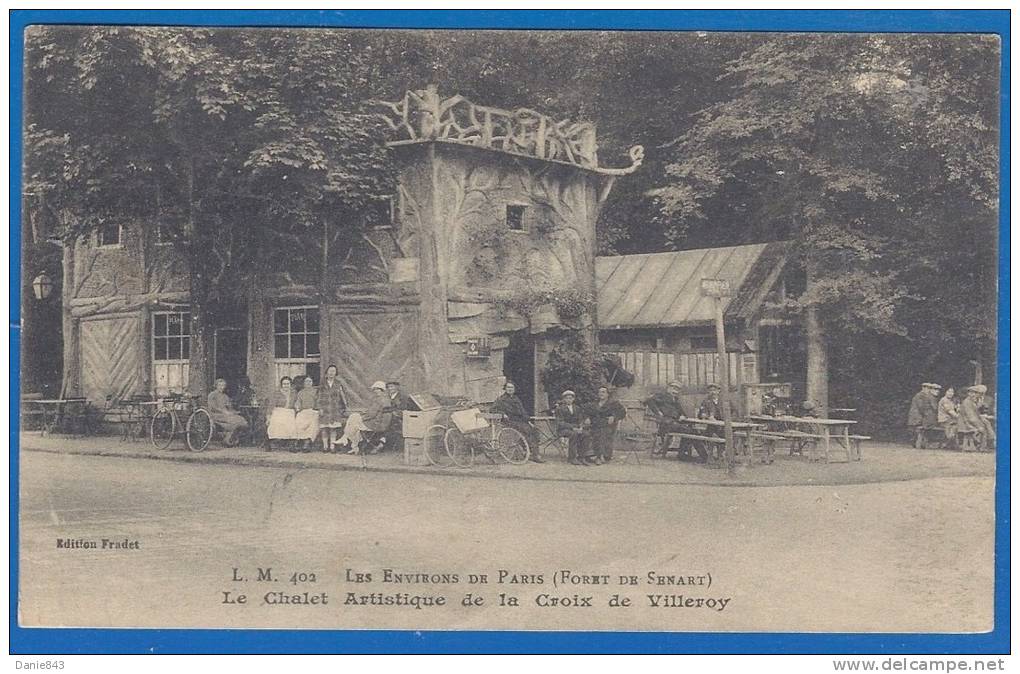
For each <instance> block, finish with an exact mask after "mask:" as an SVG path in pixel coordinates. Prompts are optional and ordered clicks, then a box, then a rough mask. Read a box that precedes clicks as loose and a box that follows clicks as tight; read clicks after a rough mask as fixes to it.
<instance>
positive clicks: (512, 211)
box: [506, 204, 527, 232]
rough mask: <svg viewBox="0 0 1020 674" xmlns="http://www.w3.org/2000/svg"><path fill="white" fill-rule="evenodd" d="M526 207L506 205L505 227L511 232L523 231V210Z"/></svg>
mask: <svg viewBox="0 0 1020 674" xmlns="http://www.w3.org/2000/svg"><path fill="white" fill-rule="evenodd" d="M526 208H527V206H522V205H520V204H507V207H506V226H507V228H508V229H510V231H512V232H523V231H524V209H526Z"/></svg>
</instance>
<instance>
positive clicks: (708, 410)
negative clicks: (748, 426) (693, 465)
mask: <svg viewBox="0 0 1020 674" xmlns="http://www.w3.org/2000/svg"><path fill="white" fill-rule="evenodd" d="M706 388H707V389H708V395H707V396H705V399H704V400H702V401H701V404H700V405H698V418H699V419H712V420H714V421H722V420H723V408H722V402H721V401H720V400H719V392H720V391H721V390H722V389H721V388H720V387H719V385H718V384H709V385H708V386H707V387H706ZM729 406H730V419H736V418H737V408H736V406H735V405H734V404H733V401H732V400H730V401H729ZM705 435H712V436H716V437H720V438H721V437H723V436H725V435H726V433H725V432H724V430H723V429H722V428H721V427H719V426H709V427H708V428H707V429H706V430H705ZM695 447H696V448H697V450H698V456H699V457H702V458H703V459H704V458H706V457H707V456H708V453H709V452H708V447H705V446H704V445H703V444H702V443H700V442H699V443H695Z"/></svg>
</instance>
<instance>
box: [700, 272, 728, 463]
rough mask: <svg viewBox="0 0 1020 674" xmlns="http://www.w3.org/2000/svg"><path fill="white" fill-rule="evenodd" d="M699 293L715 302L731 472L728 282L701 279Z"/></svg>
mask: <svg viewBox="0 0 1020 674" xmlns="http://www.w3.org/2000/svg"><path fill="white" fill-rule="evenodd" d="M701 294H702V295H705V296H706V297H711V298H712V300H713V302H714V304H715V351H716V356H717V357H718V359H719V367H718V372H719V386H720V387H721V390H720V392H719V406H720V407H722V417H723V435H724V436H725V439H726V470H728V471H729V472H730V474H733V469H734V457H733V415H732V414H731V410H730V361H729V358H728V357H727V355H726V329H725V327H724V323H723V321H724V316H723V297H726V296H728V295H729V294H730V284H729V282H728V281H726V280H723V279H702V280H701Z"/></svg>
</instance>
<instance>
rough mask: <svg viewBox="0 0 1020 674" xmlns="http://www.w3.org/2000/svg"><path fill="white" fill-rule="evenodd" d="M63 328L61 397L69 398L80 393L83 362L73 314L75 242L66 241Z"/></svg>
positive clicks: (62, 280) (61, 283) (76, 322)
mask: <svg viewBox="0 0 1020 674" xmlns="http://www.w3.org/2000/svg"><path fill="white" fill-rule="evenodd" d="M61 273H62V274H63V278H62V279H61V282H60V285H61V291H60V294H61V302H62V307H61V330H62V332H63V333H64V367H63V373H62V376H61V382H60V397H61V398H68V397H73V396H77V395H79V393H80V390H79V389H80V382H79V377H80V373H81V364H80V363H79V362H78V356H79V354H80V349H79V346H78V321H76V320H75V319H74V317H73V316H72V315H71V300H72V299H74V286H75V282H74V242H73V241H72V242H65V243H64V251H63V256H62V258H61Z"/></svg>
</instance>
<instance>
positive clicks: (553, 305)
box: [64, 88, 642, 405]
mask: <svg viewBox="0 0 1020 674" xmlns="http://www.w3.org/2000/svg"><path fill="white" fill-rule="evenodd" d="M382 105H383V106H384V107H385V110H386V112H385V113H384V114H385V116H386V118H387V120H388V122H389V124H390V126H391V127H392V129H393V132H394V140H393V141H392V142H391V143H390V146H391V151H392V155H393V159H394V161H395V162H396V164H397V166H398V171H399V179H398V186H399V187H398V190H397V193H396V194H395V195H393V199H392V219H391V223H390V224H389V225H387V226H382V227H378V228H376V229H374V230H373V231H371V232H368V233H366V234H365V235H364V236H363V237H362V238H361V239H360V240H359V241H358V242H357V243H356V245H353V246H352V245H346V246H338V245H334V244H335V241H336V232H334V231H332V230H331V227H334V226H335V223H324V224H323V231H322V232H321V233H319V234H318V236H317V237H316V240H315V241H313V242H310V246H314V248H312V249H310V253H309V254H308V255H305V256H302V257H303V259H304V260H306V261H308V262H307V264H306V265H305V266H306V267H307V269H305V270H303V271H302V270H301V269H296V270H295V271H293V272H291V273H287V274H272V275H268V274H267V275H265V276H262V277H259V278H257V279H256V280H255V281H254V282H253V283H252V287H251V288H250V291H249V292H248V293H247V298H246V301H245V302H243V303H242V304H241V305H240V306H238V307H236V308H235V310H234V311H224V312H219V313H218V314H217V320H218V323H217V325H216V326H215V328H214V329H215V339H214V345H213V346H214V348H213V349H212V351H213V353H212V355H211V357H212V359H213V361H214V363H213V366H214V367H213V369H214V371H215V374H216V375H217V376H222V377H225V378H227V379H228V381H230V382H237V381H239V380H240V379H241V378H242V377H247V378H248V379H249V380H250V381H251V383H252V384H253V385H254V386H255V389H256V391H258V392H259V393H262V394H263V395H264V393H265V392H267V391H271V390H273V389H274V388H275V387H276V382H277V380H278V378H279V377H280V376H282V375H291V376H294V375H302V374H310V375H311V376H313V377H314V378H315V379H316V381H317V382H318V379H319V376H320V373H322V372H323V371H324V370H325V368H326V367H327V365H329V364H335V365H336V366H337V367H338V368H339V374H340V378H341V379H342V380H343V381H344V382H345V384H346V386H347V388H348V389H349V392H350V399H351V402H352V403H353V404H354V405H357V404H359V403H360V402H361V401H362V400H363V399H364V397H365V396H367V394H368V389H369V386H370V384H371V383H372V382H373V381H375V380H378V379H382V380H388V379H399V380H401V381H402V382H403V383H404V385H405V389H406V390H409V391H416V390H428V391H431V392H434V393H437V394H440V395H448V396H466V397H468V398H470V399H473V400H479V401H484V400H492V399H494V398H495V397H496V396H497V395H498V392H499V389H500V387H501V384H502V382H503V378H504V377H511V378H513V379H514V380H516V381H517V382H518V383H519V384H520V389H521V392H522V394H523V395H522V397H524V398H525V401H526V403H528V404H531V403H532V402H533V400H535V399H536V398H538V399H542V395H543V394H542V391H541V387H540V385H539V382H538V378H537V376H536V372H537V370H538V368H539V367H540V366H541V364H542V362H543V354H544V353H546V352H547V351H548V348H549V344H550V342H551V340H552V339H553V337H554V336H555V334H556V333H557V331H559V330H563V329H567V328H571V329H583V330H588V331H593V330H594V326H595V316H594V312H593V309H594V298H595V295H596V285H595V279H596V256H595V222H596V219H597V217H598V212H599V208H600V206H601V205H602V203H603V202H604V200H605V199H606V197H607V195H608V194H609V191H610V189H611V186H612V184H613V181H614V180H615V178H616V177H617V176H621V175H626V174H628V173H630V172H632V171H634V170H636V169H637V168H638V166H639V165H640V164H641V159H642V150H641V148H640V147H635V148H632V150H631V155H630V159H631V165H630V166H629V167H627V168H623V169H607V168H605V167H600V166H599V160H598V156H597V148H596V135H595V129H594V127H593V126H592V125H590V124H585V123H573V122H565V121H557V120H553V119H550V118H548V117H546V116H545V115H542V114H539V113H537V112H534V111H530V110H517V111H507V110H500V109H497V108H490V107H484V106H480V105H474V104H472V103H471V102H469V101H466V100H465V99H463V98H461V97H459V96H455V97H453V98H447V99H442V98H440V97H439V95H438V93H437V92H436V91H435V89H433V88H430V89H426V90H422V91H416V92H408V93H407V94H406V95H405V97H404V98H403V99H402V100H400V101H397V102H394V103H384V104H382ZM174 236H175V233H174V232H171V231H164V230H163V229H162V227H161V223H159V222H131V223H127V222H125V223H111V224H109V225H108V226H107V227H105V228H104V229H102V230H101V231H99V232H97V233H96V234H95V235H94V236H93V237H92V238H91V239H90V240H85V241H80V242H79V243H78V244H77V245H76V246H74V247H73V249H68V250H66V251H65V274H66V277H67V278H68V279H71V280H70V282H68V283H66V284H65V293H64V310H65V320H64V335H65V360H67V358H68V357H70V358H71V359H72V360H71V364H70V367H67V366H66V364H65V369H66V372H67V373H68V374H67V376H66V378H67V379H68V381H65V393H67V394H68V395H71V394H80V395H83V396H86V397H88V398H89V399H90V400H93V401H95V402H99V403H101V402H102V401H104V400H105V399H106V398H107V397H108V396H113V397H125V396H128V395H132V394H166V393H170V392H181V391H184V390H186V389H187V388H188V384H189V370H191V369H192V367H193V365H194V363H193V362H192V360H193V357H194V354H193V349H192V348H191V346H192V345H191V315H190V310H189V294H188V273H187V269H186V265H185V261H184V260H183V259H181V258H180V257H179V254H178V253H177V250H176V248H175V246H174V245H173V244H172V241H173V237H174ZM68 258H70V259H68ZM613 259H614V258H607V259H606V260H603V261H600V262H599V263H598V264H599V265H601V264H612V260H613ZM320 261H321V262H320ZM564 297H566V298H568V299H572V300H576V301H573V302H564V301H562V298H564ZM557 298H560V299H559V300H558V299H557ZM584 298H588V299H589V302H588V304H585V302H584ZM578 307H580V309H578ZM621 325H625V323H621ZM618 327H619V326H618ZM614 330H615V329H614ZM614 334H615V332H614Z"/></svg>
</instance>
